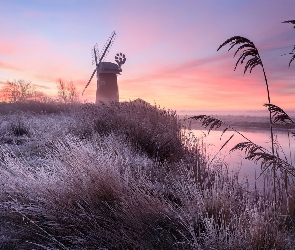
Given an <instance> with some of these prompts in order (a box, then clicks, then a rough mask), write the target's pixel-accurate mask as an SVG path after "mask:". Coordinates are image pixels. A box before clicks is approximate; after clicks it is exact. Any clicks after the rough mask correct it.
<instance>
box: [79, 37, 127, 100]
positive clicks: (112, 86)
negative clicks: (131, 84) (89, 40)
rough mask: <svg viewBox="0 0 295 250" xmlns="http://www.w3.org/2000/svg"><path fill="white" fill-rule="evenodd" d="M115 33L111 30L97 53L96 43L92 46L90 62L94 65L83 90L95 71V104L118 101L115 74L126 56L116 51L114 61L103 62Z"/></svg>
mask: <svg viewBox="0 0 295 250" xmlns="http://www.w3.org/2000/svg"><path fill="white" fill-rule="evenodd" d="M115 36H116V33H115V31H113V32H112V34H111V36H110V37H109V39H108V40H107V42H106V44H105V46H104V48H103V50H102V53H100V54H98V48H97V44H96V45H95V46H94V47H93V58H94V60H93V61H92V64H95V65H96V68H95V69H94V71H93V73H92V75H91V77H90V79H89V81H88V83H87V84H86V86H85V88H84V90H83V93H82V95H83V94H84V91H85V90H86V88H87V87H88V85H89V84H90V82H91V80H92V78H93V76H94V74H95V72H96V76H97V89H96V101H95V103H96V104H99V103H100V102H109V101H116V102H118V101H119V91H118V83H117V75H118V74H120V73H121V72H122V69H121V66H122V64H124V63H125V62H126V57H125V55H124V54H122V53H118V54H116V56H115V61H116V63H117V64H115V63H111V62H103V60H104V59H105V57H106V55H107V54H108V52H109V50H110V47H111V46H112V44H113V42H114V39H115Z"/></svg>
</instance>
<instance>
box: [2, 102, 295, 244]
mask: <svg viewBox="0 0 295 250" xmlns="http://www.w3.org/2000/svg"><path fill="white" fill-rule="evenodd" d="M1 118H2V119H1V124H0V138H2V139H1V145H0V157H1V162H0V171H1V175H0V184H1V189H2V192H1V194H0V220H1V227H0V230H1V239H0V242H1V245H0V246H1V247H2V249H261V248H262V249H292V246H293V244H294V238H293V236H292V232H293V231H292V230H293V224H292V223H289V222H288V221H290V220H288V221H287V220H286V219H285V218H284V217H280V218H279V219H278V220H273V219H272V214H273V206H272V204H271V201H270V200H268V199H267V198H266V197H263V196H261V195H260V194H259V193H255V192H252V191H250V190H248V189H247V186H246V185H243V184H241V183H240V181H239V179H238V175H237V174H230V172H229V170H228V169H227V167H226V165H224V164H222V163H218V164H219V165H218V166H209V165H208V161H207V156H206V155H204V152H206V151H205V149H204V148H203V146H202V143H201V142H200V141H199V139H198V138H196V137H194V135H193V134H192V133H191V131H190V130H189V129H185V130H182V129H181V124H180V120H179V118H178V117H177V115H176V114H175V112H173V111H170V110H164V109H160V108H159V107H155V106H150V105H148V104H146V103H143V102H129V103H121V104H118V103H116V104H115V103H114V104H111V105H109V106H107V107H105V106H94V105H88V104H87V105H81V106H80V107H78V108H73V109H71V110H70V111H65V112H61V113H52V114H36V113H30V112H21V113H17V114H16V113H15V114H7V115H2V116H1ZM18 122H19V123H18ZM14 124H20V126H21V127H23V129H25V130H26V133H22V134H15V133H14V132H13V125H14ZM142 127H143V128H144V129H143V128H142ZM17 140H19V143H16V141H17ZM137 141H138V142H137ZM151 148H152V149H153V150H151ZM217 169H218V170H217ZM292 191H293V189H292V187H290V192H292ZM294 204H295V202H294ZM294 207H295V206H294ZM278 209H284V208H283V207H279V208H278ZM287 222H288V223H287Z"/></svg>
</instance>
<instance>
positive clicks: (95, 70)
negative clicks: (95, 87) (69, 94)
mask: <svg viewBox="0 0 295 250" xmlns="http://www.w3.org/2000/svg"><path fill="white" fill-rule="evenodd" d="M95 72H96V69H95V70H94V71H93V73H92V75H91V77H90V79H89V81H88V83H87V84H86V86H85V88H84V90H83V92H82V95H83V94H84V92H85V90H86V88H87V87H88V85H89V84H90V82H91V80H92V78H93V76H94V74H95Z"/></svg>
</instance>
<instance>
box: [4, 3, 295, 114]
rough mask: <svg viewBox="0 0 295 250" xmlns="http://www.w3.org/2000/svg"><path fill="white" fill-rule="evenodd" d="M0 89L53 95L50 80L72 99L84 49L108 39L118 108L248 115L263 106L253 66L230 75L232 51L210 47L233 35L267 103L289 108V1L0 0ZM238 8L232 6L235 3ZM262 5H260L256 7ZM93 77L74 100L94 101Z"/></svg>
mask: <svg viewBox="0 0 295 250" xmlns="http://www.w3.org/2000/svg"><path fill="white" fill-rule="evenodd" d="M0 2H1V10H0V23H1V26H0V83H3V82H6V81H7V80H14V79H16V80H18V79H24V80H26V81H31V82H32V83H33V84H35V85H36V86H37V89H38V90H40V91H43V92H45V93H47V94H49V95H55V94H56V93H57V90H56V79H57V78H62V79H64V80H67V81H73V82H74V84H75V85H76V87H77V89H78V91H79V92H80V93H82V91H83V88H84V87H85V85H86V83H87V81H88V79H89V77H90V75H91V73H92V71H93V70H94V66H92V65H91V61H92V59H91V49H92V47H93V46H94V45H95V43H98V47H99V48H101V49H102V48H103V45H104V43H105V42H106V40H107V39H108V37H109V35H110V34H111V32H112V31H113V30H115V31H116V33H117V37H116V40H115V42H114V44H113V46H112V48H111V50H110V53H109V54H108V56H107V58H106V60H105V61H112V62H114V56H115V54H116V53H118V52H123V53H125V54H126V57H127V61H126V64H124V65H123V66H122V69H123V72H122V75H120V76H118V84H119V93H120V101H125V100H129V99H130V100H133V99H136V98H142V99H144V100H146V101H148V102H150V103H152V104H153V103H155V102H156V103H157V104H158V105H160V106H161V107H165V108H171V109H176V110H258V109H263V106H262V105H263V104H264V103H265V102H267V96H266V88H265V83H264V78H263V73H262V70H261V68H259V67H257V68H256V69H254V71H253V73H252V74H251V75H249V74H248V73H247V74H245V75H243V68H242V67H238V69H237V70H236V71H233V69H234V65H235V62H236V58H233V52H234V51H230V52H227V48H223V49H222V50H221V51H218V52H217V48H218V47H219V45H220V44H222V43H223V42H224V41H225V40H226V39H227V38H229V37H231V36H235V35H240V36H244V37H247V38H248V39H250V40H252V41H253V42H254V43H255V45H256V47H257V48H258V50H259V52H260V55H261V58H262V60H263V64H264V66H265V69H266V74H267V77H268V80H269V86H270V91H271V99H272V100H271V101H272V103H274V104H276V105H278V106H280V107H282V108H283V109H286V110H295V105H294V97H295V82H294V80H293V79H294V76H295V72H294V67H295V62H294V63H293V64H292V65H291V67H290V68H288V63H289V60H290V55H288V56H281V55H282V54H285V53H289V52H290V51H291V50H292V48H293V45H294V44H295V30H294V29H293V26H292V25H291V24H282V23H281V22H282V21H285V20H290V19H291V20H292V19H295V15H294V12H293V10H294V9H295V2H294V1H293V0H286V1H284V4H282V3H281V2H279V1H275V0H269V1H263V0H256V1H254V0H247V1H246V0H245V1H235V0H226V1H218V0H212V1H205V0H191V1H188V0H186V1H180V0H161V1H158V0H157V1H156V0H149V1H143V0H142V1H140V0H139V1H135V0H134V1H131V0H124V1H119V0H117V1H114V0H111V1H103V0H99V1H88V0H86V1H78V0H71V1H70V0H63V1H58V2H54V3H53V1H46V0H43V1H37V0H35V1H21V0H19V1H16V0H7V1H6V0H2V1H1V0H0ZM237 2H238V3H237ZM266 3H267V4H266ZM95 90H96V79H94V80H93V81H92V82H91V84H90V85H89V87H88V88H87V89H86V92H85V94H84V96H83V97H82V96H81V99H82V100H84V99H86V100H88V101H90V102H94V100H95Z"/></svg>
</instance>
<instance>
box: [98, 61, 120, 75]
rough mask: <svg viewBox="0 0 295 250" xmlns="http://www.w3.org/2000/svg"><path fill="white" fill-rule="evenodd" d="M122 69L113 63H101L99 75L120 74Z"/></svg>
mask: <svg viewBox="0 0 295 250" xmlns="http://www.w3.org/2000/svg"><path fill="white" fill-rule="evenodd" d="M120 72H122V69H120V68H119V66H118V65H117V64H115V63H111V62H101V63H100V64H99V66H98V73H114V74H119V73H120Z"/></svg>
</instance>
